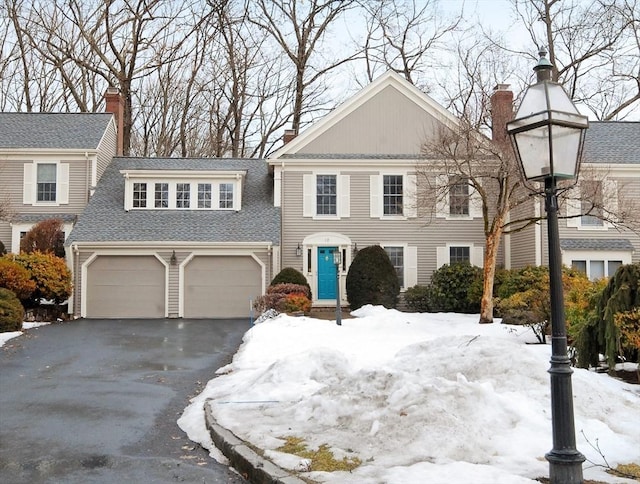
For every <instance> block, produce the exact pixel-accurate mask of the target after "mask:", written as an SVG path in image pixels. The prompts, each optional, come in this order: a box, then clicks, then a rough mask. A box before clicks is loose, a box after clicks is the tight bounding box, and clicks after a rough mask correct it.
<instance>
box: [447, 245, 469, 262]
mask: <svg viewBox="0 0 640 484" xmlns="http://www.w3.org/2000/svg"><path fill="white" fill-rule="evenodd" d="M458 262H471V257H470V248H469V247H449V264H455V263H458Z"/></svg>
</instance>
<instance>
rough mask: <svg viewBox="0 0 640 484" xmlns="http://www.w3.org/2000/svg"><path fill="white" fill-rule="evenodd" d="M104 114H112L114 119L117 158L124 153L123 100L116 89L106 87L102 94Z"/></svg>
mask: <svg viewBox="0 0 640 484" xmlns="http://www.w3.org/2000/svg"><path fill="white" fill-rule="evenodd" d="M104 100H105V109H104V111H105V113H112V114H113V115H114V117H115V119H116V130H117V139H118V148H117V151H116V155H117V156H122V153H123V151H124V139H123V133H124V99H122V96H121V95H120V91H119V90H118V88H117V87H108V88H107V90H106V92H105V93H104Z"/></svg>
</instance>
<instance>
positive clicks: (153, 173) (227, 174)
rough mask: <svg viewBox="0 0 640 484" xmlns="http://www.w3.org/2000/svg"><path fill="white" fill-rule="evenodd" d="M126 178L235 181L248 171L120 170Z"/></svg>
mask: <svg viewBox="0 0 640 484" xmlns="http://www.w3.org/2000/svg"><path fill="white" fill-rule="evenodd" d="M120 173H121V174H122V175H125V178H136V179H137V178H143V179H159V180H163V181H168V180H173V181H177V180H202V179H212V180H219V179H226V178H228V179H230V180H235V179H236V178H238V177H240V178H243V177H245V176H246V175H247V170H120Z"/></svg>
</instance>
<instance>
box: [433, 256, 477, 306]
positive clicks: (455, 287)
mask: <svg viewBox="0 0 640 484" xmlns="http://www.w3.org/2000/svg"><path fill="white" fill-rule="evenodd" d="M478 278H479V279H480V280H482V269H481V268H480V267H476V266H472V265H471V264H469V263H468V262H460V263H456V264H451V265H448V264H445V265H443V266H442V267H440V269H438V270H437V271H435V272H434V273H433V274H432V276H431V284H430V286H429V288H430V289H429V304H430V306H431V310H432V311H446V312H457V313H477V312H478V311H480V299H474V298H470V297H469V292H470V289H471V287H472V285H473V284H474V283H475V281H477V280H478ZM480 294H482V293H480Z"/></svg>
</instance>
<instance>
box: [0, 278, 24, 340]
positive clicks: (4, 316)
mask: <svg viewBox="0 0 640 484" xmlns="http://www.w3.org/2000/svg"><path fill="white" fill-rule="evenodd" d="M23 318H24V308H23V307H22V304H20V301H19V300H18V298H17V297H16V295H15V294H14V293H13V292H12V291H10V290H9V289H5V288H3V287H0V333H2V332H5V331H20V330H21V329H22V320H23Z"/></svg>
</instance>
